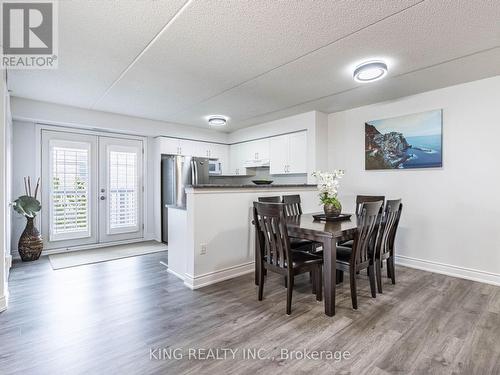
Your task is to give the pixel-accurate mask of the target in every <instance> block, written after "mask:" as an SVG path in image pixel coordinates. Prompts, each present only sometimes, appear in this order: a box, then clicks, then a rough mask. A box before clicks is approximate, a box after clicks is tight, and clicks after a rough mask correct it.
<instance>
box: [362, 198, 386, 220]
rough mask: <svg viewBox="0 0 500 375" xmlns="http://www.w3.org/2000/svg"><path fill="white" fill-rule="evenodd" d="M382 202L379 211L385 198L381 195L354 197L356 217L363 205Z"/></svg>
mask: <svg viewBox="0 0 500 375" xmlns="http://www.w3.org/2000/svg"><path fill="white" fill-rule="evenodd" d="M378 201H382V206H381V207H380V209H382V208H383V207H384V202H385V196H383V195H356V215H357V214H358V213H359V209H360V207H361V205H362V204H363V203H367V202H378Z"/></svg>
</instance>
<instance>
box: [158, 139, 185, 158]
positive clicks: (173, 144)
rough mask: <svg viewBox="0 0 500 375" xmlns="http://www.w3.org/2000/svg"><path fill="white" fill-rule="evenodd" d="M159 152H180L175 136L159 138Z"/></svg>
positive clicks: (170, 153) (174, 153)
mask: <svg viewBox="0 0 500 375" xmlns="http://www.w3.org/2000/svg"><path fill="white" fill-rule="evenodd" d="M159 143H160V152H161V153H162V154H165V155H178V154H180V142H179V140H178V139H176V138H167V137H163V138H159Z"/></svg>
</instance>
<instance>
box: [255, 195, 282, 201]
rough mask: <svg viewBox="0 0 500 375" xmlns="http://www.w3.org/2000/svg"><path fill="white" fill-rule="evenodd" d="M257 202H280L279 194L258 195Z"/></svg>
mask: <svg viewBox="0 0 500 375" xmlns="http://www.w3.org/2000/svg"><path fill="white" fill-rule="evenodd" d="M257 200H258V201H259V202H263V203H281V197H280V196H273V197H259V198H257Z"/></svg>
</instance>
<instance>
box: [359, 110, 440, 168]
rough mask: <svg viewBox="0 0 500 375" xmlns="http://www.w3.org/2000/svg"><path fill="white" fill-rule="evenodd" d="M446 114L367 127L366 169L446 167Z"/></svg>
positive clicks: (419, 115)
mask: <svg viewBox="0 0 500 375" xmlns="http://www.w3.org/2000/svg"><path fill="white" fill-rule="evenodd" d="M442 146H443V110H442V109H437V110H433V111H427V112H422V113H414V114H411V115H405V116H399V117H393V118H389V119H383V120H374V121H368V122H366V123H365V169H366V170H376V169H411V168H439V167H442V166H443V155H442V148H443V147H442Z"/></svg>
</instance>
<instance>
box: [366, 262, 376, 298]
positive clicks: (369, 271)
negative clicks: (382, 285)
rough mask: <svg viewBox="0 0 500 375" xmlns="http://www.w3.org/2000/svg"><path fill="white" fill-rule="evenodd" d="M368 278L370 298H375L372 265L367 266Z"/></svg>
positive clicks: (373, 267)
mask: <svg viewBox="0 0 500 375" xmlns="http://www.w3.org/2000/svg"><path fill="white" fill-rule="evenodd" d="M368 278H369V279H370V290H371V292H372V298H377V290H376V289H375V266H374V265H373V264H371V265H369V266H368Z"/></svg>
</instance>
